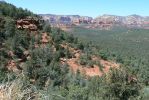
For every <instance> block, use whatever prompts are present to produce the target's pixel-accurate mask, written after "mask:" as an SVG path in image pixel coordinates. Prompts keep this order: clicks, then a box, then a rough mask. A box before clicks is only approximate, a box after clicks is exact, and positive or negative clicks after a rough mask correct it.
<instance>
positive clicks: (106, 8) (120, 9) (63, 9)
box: [5, 0, 149, 18]
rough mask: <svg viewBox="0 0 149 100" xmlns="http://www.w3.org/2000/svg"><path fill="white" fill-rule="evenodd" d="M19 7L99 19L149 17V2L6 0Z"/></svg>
mask: <svg viewBox="0 0 149 100" xmlns="http://www.w3.org/2000/svg"><path fill="white" fill-rule="evenodd" d="M5 1H6V2H8V3H11V4H14V5H15V6H17V7H22V8H24V9H25V8H26V9H28V10H31V11H32V12H34V13H36V14H55V15H80V16H90V17H93V18H95V17H97V16H100V15H104V14H107V15H118V16H128V15H133V14H136V15H141V16H149V12H148V11H149V7H148V4H149V0H141V1H139V0H138V1H130V0H125V1H120V0H111V1H108V0H94V1H91V0H75V1H74V0H62V1H61V2H60V1H59V0H54V1H53V0H42V1H37V0H36V1H35V0H21V1H18V0H5Z"/></svg>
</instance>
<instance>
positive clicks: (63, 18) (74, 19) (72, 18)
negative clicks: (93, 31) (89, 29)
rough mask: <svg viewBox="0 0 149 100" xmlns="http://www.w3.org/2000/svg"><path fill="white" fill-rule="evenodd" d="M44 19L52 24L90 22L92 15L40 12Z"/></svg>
mask: <svg viewBox="0 0 149 100" xmlns="http://www.w3.org/2000/svg"><path fill="white" fill-rule="evenodd" d="M40 16H42V17H43V19H44V20H46V21H49V22H50V23H51V24H52V25H55V24H65V25H71V24H75V25H78V24H90V23H91V22H92V20H93V18H92V17H88V16H79V15H52V14H40Z"/></svg>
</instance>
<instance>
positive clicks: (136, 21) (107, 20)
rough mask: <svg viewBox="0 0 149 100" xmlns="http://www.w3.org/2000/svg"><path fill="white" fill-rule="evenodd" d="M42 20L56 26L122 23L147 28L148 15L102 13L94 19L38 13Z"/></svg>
mask: <svg viewBox="0 0 149 100" xmlns="http://www.w3.org/2000/svg"><path fill="white" fill-rule="evenodd" d="M40 16H42V17H43V19H44V20H46V21H49V22H50V23H51V25H52V26H56V27H62V26H63V27H64V26H68V27H71V26H72V25H81V24H85V25H88V27H90V28H109V27H112V26H114V25H118V26H119V25H122V26H127V27H140V28H149V17H143V16H139V15H129V16H115V15H102V16H98V17H96V18H95V19H93V18H92V17H88V16H79V15H52V14H40Z"/></svg>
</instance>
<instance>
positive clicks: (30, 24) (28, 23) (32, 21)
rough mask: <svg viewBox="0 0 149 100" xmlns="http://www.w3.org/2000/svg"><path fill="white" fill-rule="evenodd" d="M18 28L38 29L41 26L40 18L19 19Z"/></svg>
mask: <svg viewBox="0 0 149 100" xmlns="http://www.w3.org/2000/svg"><path fill="white" fill-rule="evenodd" d="M16 25H17V28H18V29H28V30H30V31H37V30H38V26H39V19H38V18H33V17H27V18H25V19H20V20H17V22H16Z"/></svg>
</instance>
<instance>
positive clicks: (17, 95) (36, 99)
mask: <svg viewBox="0 0 149 100" xmlns="http://www.w3.org/2000/svg"><path fill="white" fill-rule="evenodd" d="M33 90H34V91H33ZM35 90H36V89H33V88H31V87H25V86H24V84H23V82H22V79H16V80H14V81H12V82H7V83H5V84H0V100H43V99H42V98H43V94H41V93H38V92H35ZM41 97H42V98H41Z"/></svg>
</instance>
